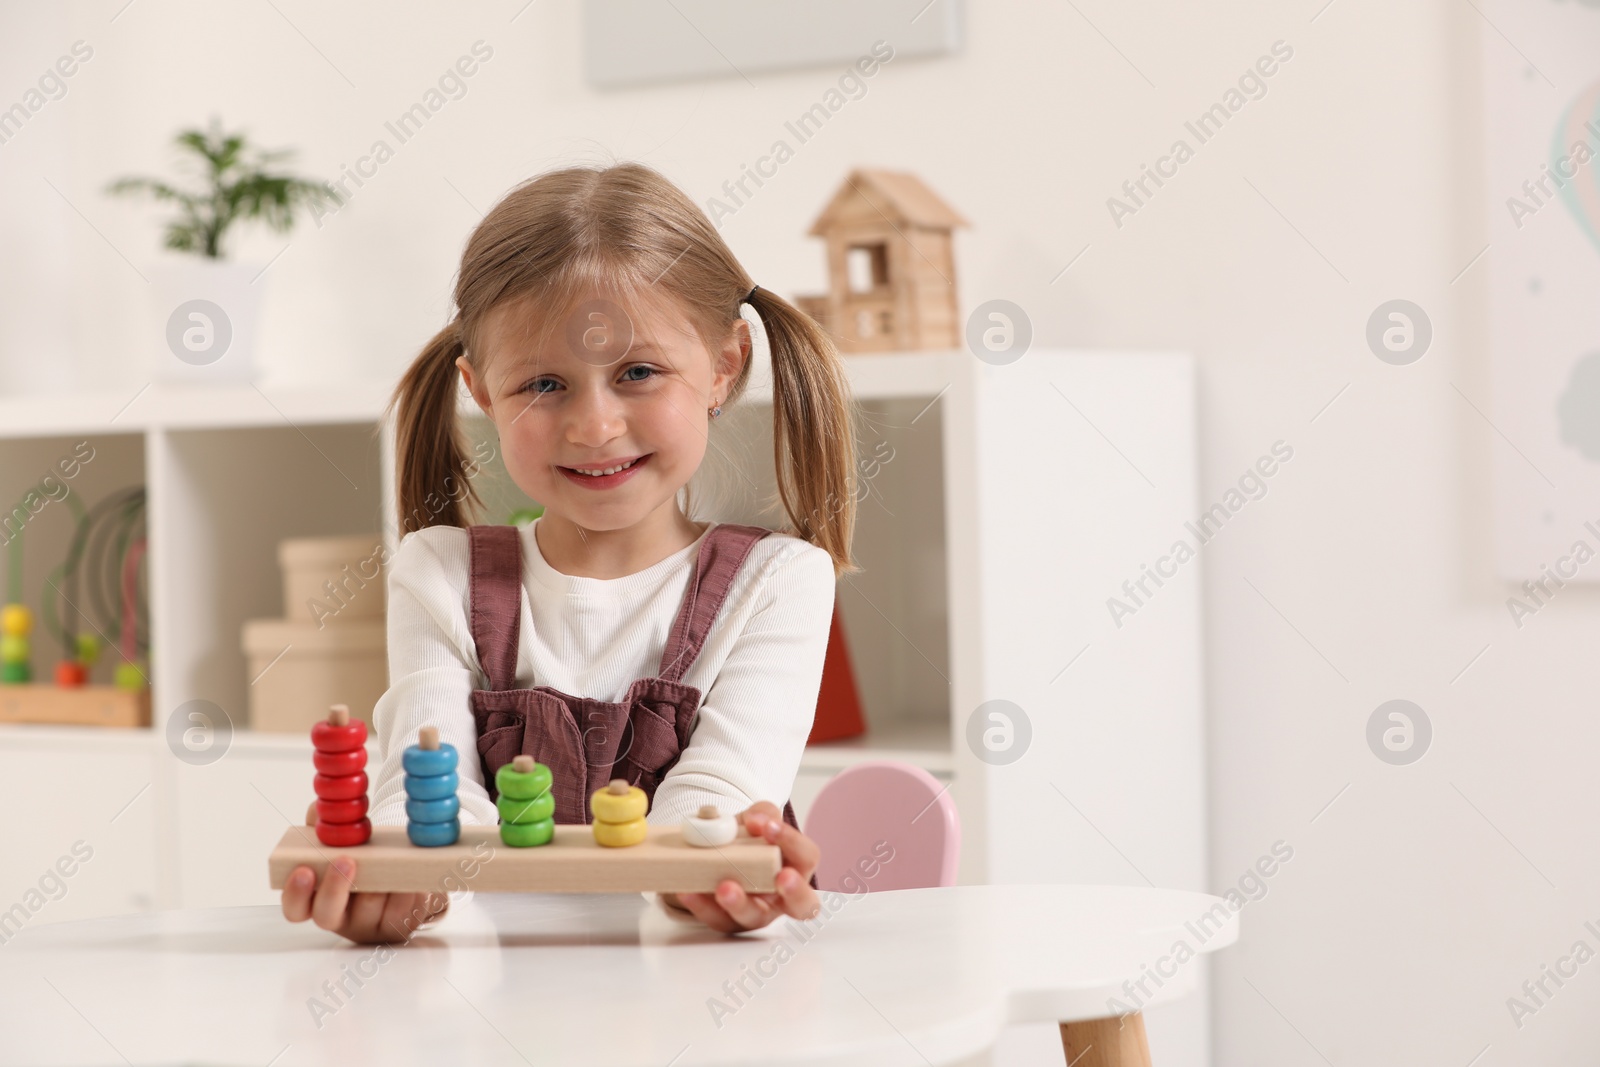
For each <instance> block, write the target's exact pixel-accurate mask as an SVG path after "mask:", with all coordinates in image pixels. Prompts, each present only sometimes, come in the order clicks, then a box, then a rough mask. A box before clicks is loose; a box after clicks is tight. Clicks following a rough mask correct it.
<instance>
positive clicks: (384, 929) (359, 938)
mask: <svg viewBox="0 0 1600 1067" xmlns="http://www.w3.org/2000/svg"><path fill="white" fill-rule="evenodd" d="M355 877H356V861H355V860H353V859H351V858H350V857H349V856H336V857H334V860H333V862H332V863H331V864H329V865H328V873H327V876H326V877H325V878H323V879H322V884H321V885H316V880H317V875H316V872H315V871H313V870H312V869H311V868H310V867H296V868H295V869H294V870H292V871H290V872H289V882H288V884H287V885H285V886H284V887H283V917H284V918H286V919H288V920H289V921H290V922H292V923H298V922H305V921H306V920H307V919H312V920H314V921H315V922H316V924H317V925H318V926H320V927H322V928H323V929H324V930H332V931H333V932H334V933H336V934H338V935H339V936H341V937H345V938H348V939H350V940H351V941H354V942H356V943H357V944H362V945H382V944H390V943H394V942H402V941H407V940H409V939H410V938H411V935H412V933H413V932H414V931H415V930H416V929H417V927H419V926H421V925H422V924H423V923H425V922H431V921H432V920H434V919H437V918H439V917H440V916H441V915H443V914H444V913H445V912H446V911H448V910H449V908H450V898H449V897H448V896H446V895H444V894H443V893H352V892H350V887H351V886H352V885H354V884H355ZM313 886H315V889H316V893H315V895H314V896H313V894H312V888H313Z"/></svg>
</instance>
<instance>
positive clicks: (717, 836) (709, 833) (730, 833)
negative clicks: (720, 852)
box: [683, 804, 739, 848]
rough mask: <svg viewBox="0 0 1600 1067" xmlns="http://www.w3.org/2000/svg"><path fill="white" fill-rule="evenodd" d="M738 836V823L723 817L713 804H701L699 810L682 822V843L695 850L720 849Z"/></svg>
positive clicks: (728, 817)
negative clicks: (691, 846)
mask: <svg viewBox="0 0 1600 1067" xmlns="http://www.w3.org/2000/svg"><path fill="white" fill-rule="evenodd" d="M738 836H739V821H738V820H737V819H735V818H734V817H733V816H732V815H723V814H722V813H721V812H719V811H718V810H717V806H716V805H715V804H702V805H700V810H699V811H698V812H697V813H695V814H694V815H691V816H689V817H688V818H687V819H685V820H683V842H684V844H686V845H693V846H694V847H695V848H720V847H722V846H723V845H726V844H730V843H731V842H732V841H733V839H734V838H735V837H738Z"/></svg>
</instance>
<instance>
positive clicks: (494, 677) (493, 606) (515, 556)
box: [467, 524, 522, 689]
mask: <svg viewBox="0 0 1600 1067" xmlns="http://www.w3.org/2000/svg"><path fill="white" fill-rule="evenodd" d="M467 537H468V544H469V546H470V549H471V552H470V554H469V559H470V560H471V574H472V576H471V580H470V585H469V593H468V597H469V610H468V613H467V614H468V617H469V619H470V620H471V628H472V641H473V644H474V645H476V646H477V649H478V662H479V663H480V664H481V665H482V666H483V671H484V673H485V674H487V675H488V676H489V688H490V689H510V688H511V687H512V684H513V682H514V680H515V677H516V673H517V642H518V639H519V638H520V636H521V628H522V539H521V535H520V534H519V533H518V531H517V528H516V527H515V526H499V525H492V524H482V525H477V526H469V527H467Z"/></svg>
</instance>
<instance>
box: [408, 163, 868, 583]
mask: <svg viewBox="0 0 1600 1067" xmlns="http://www.w3.org/2000/svg"><path fill="white" fill-rule="evenodd" d="M753 285H754V283H753V282H752V281H751V279H750V276H749V275H748V274H746V273H745V270H744V268H743V267H741V266H740V265H739V261H738V260H737V259H736V258H735V257H734V255H733V252H732V250H731V249H729V248H728V245H727V243H726V242H725V241H723V239H722V235H721V234H719V233H718V232H717V229H716V227H715V226H713V225H712V223H711V220H710V219H709V218H707V217H706V214H705V212H703V211H702V210H701V209H700V208H699V207H698V206H696V205H695V203H694V202H693V201H691V200H690V199H689V198H688V197H687V196H685V195H684V193H683V192H682V190H680V189H679V188H678V187H677V186H675V185H673V184H672V182H671V181H669V180H668V179H667V178H666V177H664V176H663V175H661V174H660V173H659V172H657V171H655V170H653V169H651V168H650V167H646V166H644V165H643V164H639V163H620V164H617V165H615V166H609V167H604V168H598V167H570V168H566V169H563V170H557V171H551V172H549V173H547V174H543V175H540V176H539V177H536V178H533V179H530V180H529V181H527V182H524V183H523V184H521V185H519V186H517V187H516V188H515V189H513V190H512V191H511V192H509V193H507V194H506V195H505V197H504V198H502V199H501V200H500V202H499V203H498V204H496V205H495V206H494V208H493V209H491V210H490V212H489V213H488V214H487V215H485V216H484V217H483V221H482V222H480V223H479V224H478V226H477V228H476V229H475V230H473V231H472V235H471V237H469V238H468V239H467V245H466V249H465V250H464V251H463V252H462V255H461V270H460V273H459V274H458V275H457V278H456V287H455V304H456V307H457V308H458V309H459V310H458V312H457V314H456V316H455V317H454V318H453V319H452V320H451V321H450V323H449V324H448V325H447V326H445V328H444V329H442V330H440V331H439V332H438V333H437V334H435V335H434V337H433V339H432V340H430V341H429V342H428V343H427V344H426V345H424V346H423V348H422V351H421V352H420V353H418V355H417V357H416V359H415V360H413V361H412V363H411V366H410V367H409V368H408V369H407V370H406V373H405V375H404V376H403V377H402V378H401V380H400V384H399V385H398V387H397V388H396V389H395V393H394V397H393V399H392V400H391V401H390V408H391V409H397V417H396V423H395V425H396V437H395V446H396V453H397V464H398V472H397V473H398V481H399V486H398V496H399V510H400V515H399V519H400V532H401V535H402V536H403V535H405V534H408V533H411V532H413V531H415V530H420V529H422V528H424V527H427V526H464V525H467V524H468V523H469V521H471V520H470V516H471V515H472V514H475V513H476V512H477V511H479V510H481V507H482V502H481V500H480V499H479V497H478V496H477V493H476V491H475V490H474V489H473V487H472V485H471V483H470V481H468V480H467V477H465V476H464V475H466V476H470V474H471V473H474V472H475V464H474V463H473V462H472V461H471V460H469V459H467V457H466V450H465V449H464V447H463V443H462V435H461V428H460V426H459V425H458V422H457V418H456V402H457V401H456V395H457V393H456V390H457V384H458V380H459V374H460V370H459V368H458V367H457V366H456V359H457V357H459V356H463V355H464V356H466V358H467V361H468V363H469V364H471V366H472V368H473V370H474V371H475V372H476V376H478V377H482V376H483V375H484V372H485V371H486V370H487V369H488V368H487V367H485V366H484V357H483V356H482V354H481V353H482V351H483V346H482V344H481V342H482V340H483V339H484V336H485V334H484V329H485V320H486V319H487V318H488V316H489V313H490V312H491V311H493V310H494V309H495V308H498V307H501V306H502V305H505V304H508V303H511V302H526V303H527V304H528V306H529V307H531V308H537V309H538V310H540V311H541V312H543V314H542V315H541V316H540V319H541V323H542V324H541V326H540V329H539V333H540V340H543V338H544V337H546V336H548V334H549V332H550V331H551V330H553V329H555V328H556V325H557V324H558V323H559V322H560V321H561V312H563V311H564V310H565V309H567V308H569V307H571V306H573V305H574V304H575V303H576V302H577V301H578V300H579V299H581V298H582V297H583V295H584V294H585V293H589V292H593V291H595V290H599V291H603V292H607V293H615V294H618V297H619V298H620V299H626V298H627V296H629V295H630V294H631V295H635V296H640V297H648V296H649V295H651V294H650V293H649V292H648V291H650V290H654V291H655V292H658V293H660V294H662V295H664V296H666V297H668V298H670V299H671V300H672V301H673V303H674V304H675V305H676V306H677V307H678V308H679V309H680V310H681V311H682V312H683V313H684V314H685V316H686V317H687V318H688V319H689V321H690V322H691V323H692V324H693V326H694V329H695V331H696V333H697V334H698V335H699V337H700V339H701V340H702V341H704V342H705V344H706V347H707V348H709V349H711V350H712V351H713V352H716V351H717V350H718V349H719V347H720V346H721V344H722V342H723V341H724V339H726V338H727V336H728V335H729V332H730V331H731V330H732V329H733V327H734V324H735V323H737V322H738V321H739V318H740V315H739V306H740V303H741V302H742V301H743V300H744V299H745V296H746V294H747V293H749V292H750V290H751V288H752V286H753ZM750 303H751V304H752V305H753V306H754V307H755V309H756V311H757V312H758V313H759V314H760V316H761V322H762V325H763V326H764V327H765V328H766V333H767V340H768V346H769V348H770V350H771V354H772V417H773V463H774V465H775V467H776V471H777V487H778V496H779V498H780V499H781V501H782V504H783V508H784V511H785V512H786V513H787V515H788V518H789V521H790V524H791V528H790V529H789V530H788V531H787V532H790V533H793V534H794V535H795V536H797V537H800V538H803V539H804V540H806V541H808V542H810V543H811V544H813V545H816V546H817V547H818V548H821V549H823V550H825V551H826V552H827V553H828V555H829V556H831V557H832V558H833V566H834V573H835V575H840V574H845V573H852V572H855V571H858V570H859V569H860V568H859V567H857V566H856V564H855V562H854V561H853V560H852V559H851V555H850V544H851V539H852V536H853V534H854V528H855V512H856V477H855V475H856V470H855V432H854V420H853V401H852V400H851V398H850V391H849V385H848V382H847V380H846V377H845V373H844V365H843V363H842V362H841V361H840V358H839V354H838V352H837V351H836V350H835V348H834V346H833V342H832V341H831V340H829V338H828V336H827V334H825V333H824V332H823V331H822V329H821V328H820V327H818V325H817V324H816V323H815V322H814V321H812V319H811V318H810V317H809V316H808V315H806V314H805V313H804V312H802V311H800V310H799V309H798V308H796V307H795V306H794V305H793V304H791V303H789V302H788V301H787V300H784V299H783V298H782V297H780V296H778V295H777V294H776V293H774V292H771V291H770V290H767V289H757V290H756V291H755V294H754V296H753V297H751V299H750ZM750 363H751V361H750V360H748V359H746V360H745V363H744V366H743V368H742V369H741V370H740V372H739V374H738V376H737V377H736V378H735V379H734V381H733V383H732V386H731V387H730V389H729V391H728V396H727V398H726V399H725V400H723V401H722V405H723V406H724V407H727V406H728V405H730V404H732V403H733V402H734V401H736V400H737V399H738V398H739V397H740V396H741V395H742V394H743V392H744V390H745V386H746V384H747V383H748V380H749V377H750ZM452 486H455V487H457V488H455V489H452V488H451V487H452Z"/></svg>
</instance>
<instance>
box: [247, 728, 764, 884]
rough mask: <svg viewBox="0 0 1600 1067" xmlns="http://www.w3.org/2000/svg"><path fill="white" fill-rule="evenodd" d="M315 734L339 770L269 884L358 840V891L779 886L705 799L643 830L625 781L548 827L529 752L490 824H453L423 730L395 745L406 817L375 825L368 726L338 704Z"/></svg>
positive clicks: (548, 782)
mask: <svg viewBox="0 0 1600 1067" xmlns="http://www.w3.org/2000/svg"><path fill="white" fill-rule="evenodd" d="M312 738H313V744H314V746H315V747H316V755H315V757H314V759H315V760H317V762H318V766H319V767H328V768H333V769H338V770H345V771H349V773H346V774H333V773H328V771H319V773H318V774H317V775H316V777H315V778H314V779H313V787H314V789H315V791H316V796H317V799H316V800H315V801H313V802H312V803H311V805H310V806H309V807H308V809H307V811H306V822H307V823H308V825H306V826H295V827H291V828H290V829H288V830H287V831H285V832H284V835H283V837H282V838H281V839H280V840H279V842H278V844H277V847H275V848H274V849H273V850H272V855H271V856H270V857H269V859H268V862H267V868H268V875H269V880H270V884H271V886H272V888H273V889H283V888H284V886H285V885H286V884H287V882H288V878H289V874H290V872H292V871H293V870H295V869H296V868H298V867H310V868H311V869H312V871H313V872H314V873H315V874H316V876H317V878H318V880H319V881H320V880H321V879H322V877H323V876H325V875H326V874H327V871H328V866H329V864H330V863H331V862H332V861H333V859H334V858H335V857H336V856H337V855H338V853H337V851H335V850H337V849H341V848H348V847H353V846H360V853H359V855H360V862H359V863H358V864H357V865H356V874H355V877H354V882H353V885H352V886H351V890H352V891H353V892H358V893H422V892H437V891H438V887H439V886H440V885H446V884H451V882H452V880H454V881H455V882H459V883H462V884H464V885H465V887H466V888H470V889H474V890H483V891H486V892H494V891H502V892H515V893H631V892H639V891H653V892H658V893H709V892H714V891H715V890H716V888H717V886H719V885H720V884H722V883H723V882H724V881H728V880H730V879H731V880H732V881H734V882H737V883H738V884H739V885H741V886H743V887H744V888H745V890H746V891H747V892H751V893H772V892H776V890H777V876H778V871H779V870H781V869H782V867H783V855H782V853H781V851H780V850H779V849H778V847H777V846H776V845H772V844H769V843H767V842H766V841H764V840H762V839H761V838H759V837H752V836H751V835H749V834H746V833H743V832H741V831H740V830H739V829H738V827H737V826H736V825H734V824H735V823H736V821H737V820H736V819H735V818H734V817H733V816H725V815H721V814H720V813H719V812H717V811H715V810H714V809H713V808H712V807H711V806H710V805H707V806H706V807H704V808H702V809H701V810H700V812H699V813H698V814H697V815H696V816H694V817H693V818H691V819H687V820H685V821H684V823H683V825H682V826H655V827H651V826H649V825H647V823H646V821H645V815H646V813H647V812H648V810H649V806H650V805H649V799H648V798H647V797H646V796H645V794H644V791H643V790H642V789H639V788H636V787H631V786H629V785H628V783H627V782H626V781H624V780H622V779H615V780H613V781H612V782H611V783H609V784H608V785H607V786H606V787H604V788H603V789H600V790H598V791H596V792H595V793H594V794H593V795H591V796H590V798H589V808H590V811H591V812H592V813H593V815H594V817H595V820H596V821H595V822H594V824H593V825H592V826H583V825H581V824H578V825H572V826H557V825H556V824H555V795H554V793H553V792H552V776H551V772H550V768H549V767H547V766H545V765H544V764H541V763H538V762H536V761H535V760H534V759H533V758H532V757H531V756H519V757H517V758H515V759H513V760H512V761H511V762H510V763H508V764H506V765H505V766H503V767H501V768H500V769H499V770H498V771H497V772H496V774H495V788H496V792H497V793H498V794H499V795H498V797H497V799H496V807H497V809H498V811H499V815H500V820H501V822H500V825H498V826H473V825H468V826H463V825H461V817H460V800H459V797H458V796H457V790H458V789H459V787H460V775H459V773H458V766H457V764H458V757H457V753H456V750H455V748H454V747H452V746H450V745H447V744H441V743H440V741H439V731H438V729H437V728H436V727H433V726H426V727H423V728H422V730H420V731H419V732H418V737H417V743H416V744H415V745H412V746H410V747H408V748H407V749H406V750H405V751H404V752H402V753H401V766H402V768H403V769H404V771H405V779H404V785H405V792H406V815H407V822H406V825H405V826H404V827H401V826H373V825H371V822H370V819H369V812H368V806H369V803H370V802H369V799H368V797H367V786H368V779H367V774H366V771H365V769H364V765H365V762H366V760H365V754H366V747H365V746H366V727H365V726H364V725H363V724H361V723H360V722H359V721H357V720H354V719H353V718H352V717H351V716H350V715H349V709H348V707H345V706H343V705H335V706H334V707H333V709H332V711H331V712H330V713H329V715H328V718H327V720H326V721H325V722H321V723H317V724H315V726H314V727H313V729H312ZM340 760H343V761H344V762H339V761H340ZM352 768H353V770H352ZM430 820H433V821H430ZM701 823H704V824H705V825H703V826H702V825H700V824H701ZM691 824H694V825H691ZM730 827H731V828H732V835H731V836H729V833H728V830H729V828H730ZM724 839H726V841H725V843H724V844H719V845H714V844H711V842H719V841H724ZM500 845H509V846H512V847H510V848H498V846H500ZM418 846H421V847H418ZM491 859H492V861H493V862H489V860H491Z"/></svg>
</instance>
